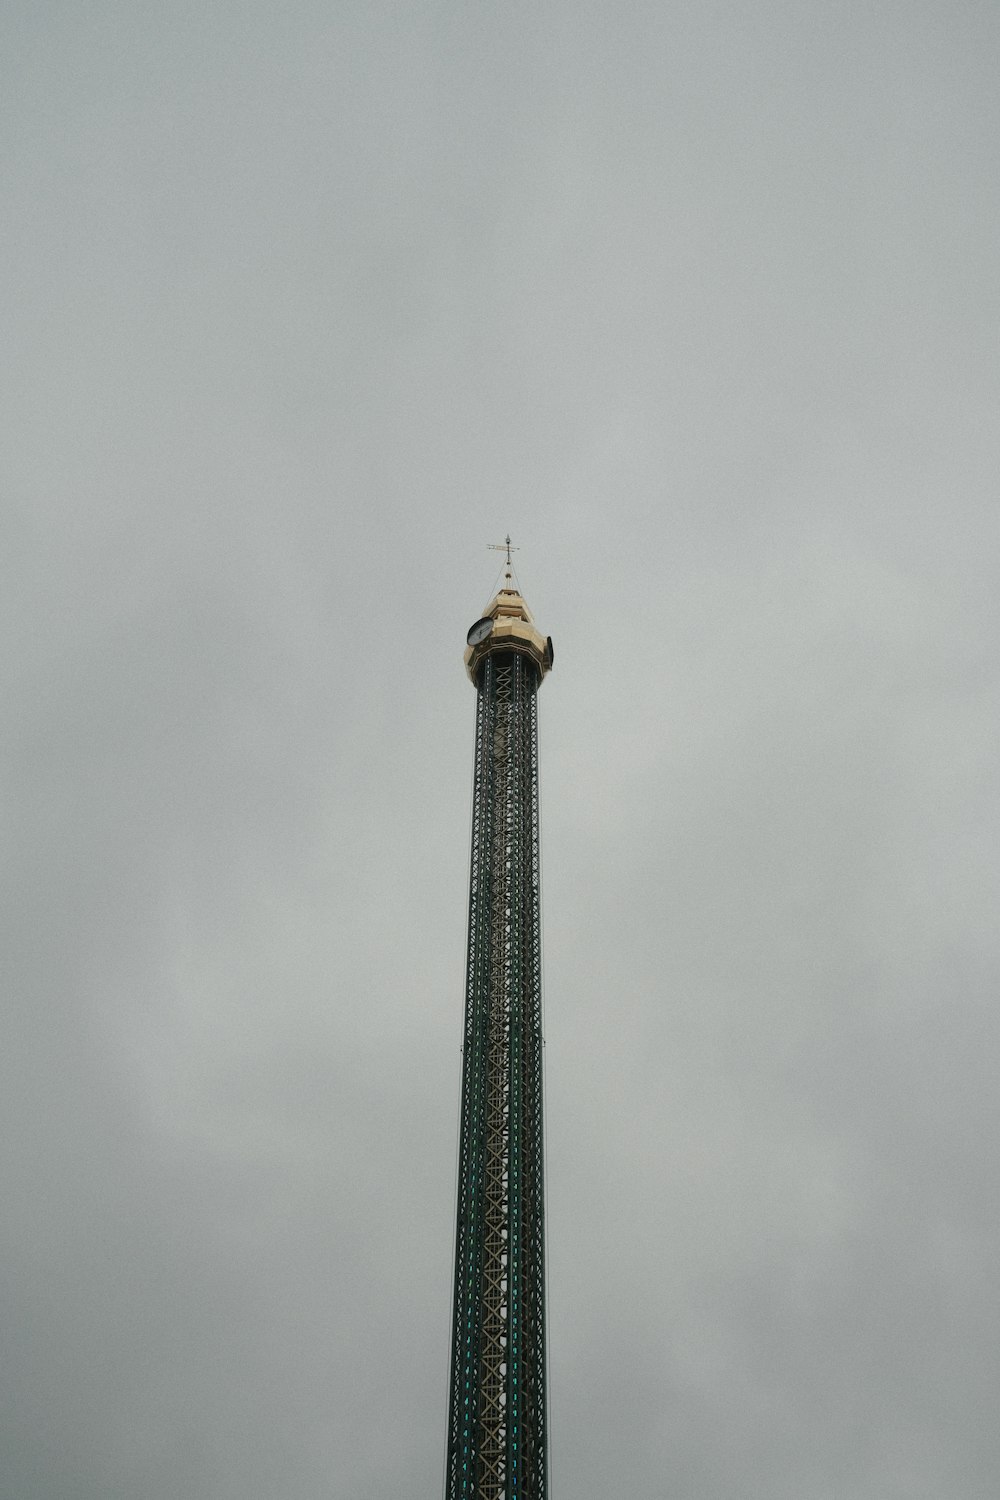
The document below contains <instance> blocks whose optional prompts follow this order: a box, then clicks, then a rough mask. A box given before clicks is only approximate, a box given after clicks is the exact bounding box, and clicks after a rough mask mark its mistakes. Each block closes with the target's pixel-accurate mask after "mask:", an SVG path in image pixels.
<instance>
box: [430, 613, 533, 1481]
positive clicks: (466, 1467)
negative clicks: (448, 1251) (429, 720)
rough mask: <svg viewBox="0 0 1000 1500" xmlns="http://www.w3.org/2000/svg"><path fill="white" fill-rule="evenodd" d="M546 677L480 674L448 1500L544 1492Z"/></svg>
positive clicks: (516, 662)
mask: <svg viewBox="0 0 1000 1500" xmlns="http://www.w3.org/2000/svg"><path fill="white" fill-rule="evenodd" d="M498 645H499V643H498ZM540 675H541V673H540V670H539V669H538V667H536V664H535V661H534V660H533V659H532V656H531V655H529V654H525V653H524V652H522V651H518V650H506V649H502V648H501V649H496V650H492V651H487V652H486V653H485V654H484V655H483V657H482V660H481V664H480V665H479V667H478V673H477V677H476V688H477V706H476V752H475V753H476V760H475V782H474V794H473V812H472V859H471V875H470V887H469V944H468V964H467V982H466V998H465V1029H464V1039H463V1069H462V1110H461V1139H460V1146H459V1182H458V1213H457V1227H456V1252H455V1298H454V1317H453V1325H452V1366H451V1396H450V1404H449V1431H448V1457H447V1475H446V1496H447V1500H545V1497H546V1495H547V1453H546V1401H545V1275H544V1214H543V1142H542V1057H541V1053H542V1034H541V1003H542V983H541V901H540V877H539V846H538V736H537V698H536V694H537V689H538V684H539V680H540Z"/></svg>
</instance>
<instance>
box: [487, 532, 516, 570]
mask: <svg viewBox="0 0 1000 1500" xmlns="http://www.w3.org/2000/svg"><path fill="white" fill-rule="evenodd" d="M486 550H487V552H506V554H507V567H506V569H505V570H504V576H505V578H506V580H507V582H508V583H509V582H510V580H511V578H512V577H513V571H514V569H513V564H512V563H511V559H510V554H511V553H512V552H520V550H521V549H520V547H512V546H511V544H510V532H509V531H508V533H507V535H506V536H505V537H504V539H503V541H502V542H487V544H486Z"/></svg>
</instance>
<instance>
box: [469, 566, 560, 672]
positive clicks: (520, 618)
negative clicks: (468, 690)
mask: <svg viewBox="0 0 1000 1500" xmlns="http://www.w3.org/2000/svg"><path fill="white" fill-rule="evenodd" d="M495 651H516V652H518V653H519V654H521V655H522V656H527V657H529V658H530V660H531V661H532V662H533V664H534V666H535V670H536V671H537V673H538V680H539V682H541V680H542V678H543V677H544V676H545V674H546V672H548V671H550V670H551V668H552V638H551V636H544V635H542V633H541V631H540V630H539V629H538V627H537V625H536V624H535V619H534V616H533V615H532V613H531V610H530V609H529V608H528V606H527V604H526V603H525V601H524V598H523V597H522V595H521V593H520V591H519V590H518V589H516V588H515V587H514V583H513V579H512V577H511V574H510V572H509V571H508V572H507V574H506V576H505V578H504V583H503V587H502V588H501V589H499V590H498V592H497V593H496V594H494V596H493V598H492V599H491V600H490V602H489V604H488V605H487V606H486V612H485V613H484V615H483V617H482V619H480V620H477V621H476V623H475V624H474V625H473V626H472V628H471V630H470V631H469V634H468V645H467V647H466V650H465V670H466V671H467V672H468V674H469V678H470V681H472V682H473V683H474V682H476V680H477V678H478V676H479V668H480V666H481V665H482V663H483V661H484V659H485V658H486V657H487V656H489V655H490V654H491V653H493V652H495Z"/></svg>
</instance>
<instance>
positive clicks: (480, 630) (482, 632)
mask: <svg viewBox="0 0 1000 1500" xmlns="http://www.w3.org/2000/svg"><path fill="white" fill-rule="evenodd" d="M492 629H493V621H492V620H490V619H488V618H487V619H485V620H477V621H476V623H475V625H473V626H472V628H471V630H470V631H469V633H468V635H467V636H466V640H467V641H468V643H469V645H470V646H478V645H479V643H480V641H485V639H486V637H487V636H488V635H489V633H490V631H491V630H492Z"/></svg>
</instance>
